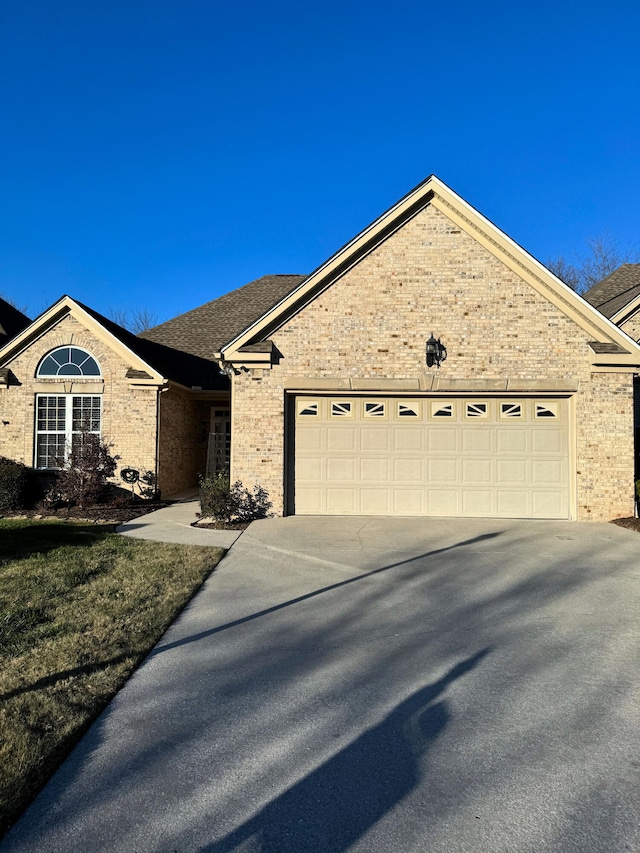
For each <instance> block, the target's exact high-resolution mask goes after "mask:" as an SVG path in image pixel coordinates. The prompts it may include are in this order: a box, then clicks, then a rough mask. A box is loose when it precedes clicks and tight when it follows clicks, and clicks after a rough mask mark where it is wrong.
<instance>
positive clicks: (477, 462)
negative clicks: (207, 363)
mask: <svg viewBox="0 0 640 853" xmlns="http://www.w3.org/2000/svg"><path fill="white" fill-rule="evenodd" d="M295 422H296V435H295V511H296V513H297V514H299V515H434V516H468V517H472V516H475V517H501V518H568V517H569V514H570V499H569V493H570V489H569V439H568V436H569V407H568V401H567V400H561V399H555V400H543V399H539V400H536V399H533V400H532V399H509V398H504V399H500V398H496V399H482V398H480V399H476V398H473V399H472V398H465V399H456V400H452V399H433V398H431V399H406V398H401V397H398V398H390V397H384V398H383V397H380V398H378V397H371V398H359V397H333V398H331V397H320V396H304V397H297V398H296V404H295Z"/></svg>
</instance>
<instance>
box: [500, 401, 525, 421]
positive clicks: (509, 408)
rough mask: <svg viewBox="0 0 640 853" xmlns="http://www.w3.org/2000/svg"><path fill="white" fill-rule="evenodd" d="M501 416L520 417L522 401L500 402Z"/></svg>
mask: <svg viewBox="0 0 640 853" xmlns="http://www.w3.org/2000/svg"><path fill="white" fill-rule="evenodd" d="M500 417H501V418H521V417H522V403H500Z"/></svg>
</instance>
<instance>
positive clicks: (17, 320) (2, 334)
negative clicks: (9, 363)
mask: <svg viewBox="0 0 640 853" xmlns="http://www.w3.org/2000/svg"><path fill="white" fill-rule="evenodd" d="M30 323H31V320H30V319H29V318H28V317H27V315H26V314H23V313H22V311H18V309H17V308H15V307H14V306H13V305H12V304H11V303H10V302H7V300H6V299H1V298H0V347H2V346H4V345H5V344H6V343H7V341H10V340H11V338H13V337H15V335H17V334H18V333H19V332H21V331H22V330H23V329H26V328H27V326H28V325H29V324H30Z"/></svg>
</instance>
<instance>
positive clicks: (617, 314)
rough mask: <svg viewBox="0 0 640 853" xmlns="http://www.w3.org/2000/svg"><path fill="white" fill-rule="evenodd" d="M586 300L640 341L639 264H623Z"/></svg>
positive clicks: (587, 295) (590, 289)
mask: <svg viewBox="0 0 640 853" xmlns="http://www.w3.org/2000/svg"><path fill="white" fill-rule="evenodd" d="M584 298H585V299H586V300H587V302H589V303H590V304H591V305H593V306H594V307H595V308H597V309H598V311H600V313H601V314H604V316H605V317H608V318H609V319H610V320H611V322H612V323H615V324H616V326H619V327H620V328H621V329H622V330H623V331H624V332H626V333H627V334H628V335H630V336H631V337H632V338H633V339H634V341H637V340H638V339H639V338H640V264H622V265H621V266H619V267H618V268H617V269H615V270H614V271H613V272H612V273H611V275H608V276H607V277H606V278H603V279H602V281H599V282H598V283H597V284H594V285H593V287H591V288H589V290H587V292H586V293H585V294H584Z"/></svg>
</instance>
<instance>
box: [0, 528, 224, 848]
mask: <svg viewBox="0 0 640 853" xmlns="http://www.w3.org/2000/svg"><path fill="white" fill-rule="evenodd" d="M223 554H224V551H223V550H222V549H220V548H199V547H195V546H183V545H168V544H164V543H163V544H160V543H156V542H145V541H140V540H132V539H127V538H124V537H122V536H118V535H117V534H115V533H113V532H112V528H111V527H105V526H100V525H95V524H81V523H72V522H59V521H34V520H31V519H25V520H0V837H2V834H3V833H4V832H5V831H6V829H7V828H8V826H9V825H10V824H11V823H12V822H13V821H14V820H15V819H16V817H17V816H18V815H19V814H20V812H21V811H22V810H23V809H24V808H25V806H26V805H27V804H28V803H29V802H30V801H31V799H33V796H34V795H35V794H36V793H37V791H38V789H39V788H40V787H41V786H42V784H43V783H44V782H45V781H46V780H47V779H48V778H49V776H51V774H52V772H53V771H54V770H55V768H56V767H57V765H58V764H59V763H60V761H61V760H62V759H63V758H64V757H65V756H66V755H67V753H68V752H69V751H70V749H71V748H72V747H73V745H74V744H75V743H76V741H77V740H78V739H79V738H80V736H81V735H82V734H83V733H84V732H85V731H86V729H87V727H88V726H89V725H90V723H91V722H92V721H93V720H94V719H95V718H96V716H97V715H98V714H99V713H100V711H101V710H102V709H103V708H104V707H105V705H106V704H107V702H108V701H109V700H110V699H111V698H112V697H113V695H114V694H115V693H116V691H117V690H118V689H119V688H120V687H121V686H122V685H123V684H124V682H125V681H126V680H127V678H128V677H129V675H130V674H131V672H132V670H133V669H134V668H135V667H136V666H137V664H138V663H139V662H140V661H141V659H142V658H143V657H144V656H145V655H146V653H147V652H148V651H149V650H150V649H151V648H152V647H153V645H154V644H155V643H156V642H157V640H158V639H159V638H160V636H161V635H162V633H163V631H164V630H165V629H166V628H167V626H168V625H170V624H171V622H172V621H173V620H174V619H175V617H176V615H177V614H178V613H179V612H180V610H181V609H182V608H183V607H184V605H185V604H186V602H187V601H188V600H189V599H190V598H191V596H192V595H193V594H194V592H196V590H197V589H198V588H199V587H200V585H201V584H202V582H203V581H204V579H205V578H206V577H207V575H208V574H209V573H210V572H211V571H212V569H213V568H214V567H215V566H216V565H217V563H218V562H219V560H220V558H221V557H222V555H223Z"/></svg>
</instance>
